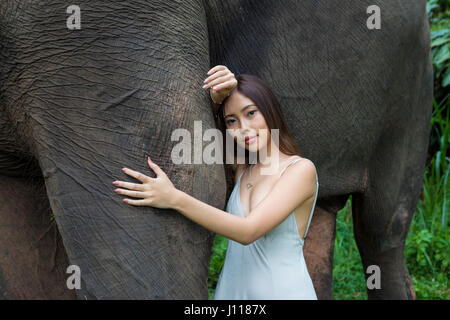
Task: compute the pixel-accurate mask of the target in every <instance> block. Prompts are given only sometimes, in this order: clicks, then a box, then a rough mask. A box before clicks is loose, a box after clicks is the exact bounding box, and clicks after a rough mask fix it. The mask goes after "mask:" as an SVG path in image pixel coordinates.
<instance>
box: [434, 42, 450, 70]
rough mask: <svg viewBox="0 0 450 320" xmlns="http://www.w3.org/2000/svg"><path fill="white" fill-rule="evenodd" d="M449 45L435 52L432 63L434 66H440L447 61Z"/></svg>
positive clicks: (449, 51) (449, 52) (449, 55)
mask: <svg viewBox="0 0 450 320" xmlns="http://www.w3.org/2000/svg"><path fill="white" fill-rule="evenodd" d="M449 47H450V45H445V46H442V47H441V48H439V50H438V51H437V52H436V54H435V56H434V57H433V62H434V64H435V65H440V64H441V63H443V62H444V61H445V60H448V59H449V58H450V50H449Z"/></svg>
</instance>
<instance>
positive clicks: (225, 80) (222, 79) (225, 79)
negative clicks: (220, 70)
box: [208, 73, 237, 91]
mask: <svg viewBox="0 0 450 320" xmlns="http://www.w3.org/2000/svg"><path fill="white" fill-rule="evenodd" d="M230 80H235V81H236V83H237V80H236V79H235V78H234V74H232V73H230V74H227V75H225V76H222V77H220V78H217V79H215V80H213V81H211V82H210V83H208V87H211V89H212V90H214V91H217V90H218V87H219V85H221V84H226V83H228V85H229V84H230V83H231V82H229V81H230ZM224 87H225V88H226V87H227V86H226V85H225V86H221V87H220V88H222V89H223V88H224Z"/></svg>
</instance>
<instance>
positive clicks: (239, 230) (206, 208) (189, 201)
mask: <svg viewBox="0 0 450 320" xmlns="http://www.w3.org/2000/svg"><path fill="white" fill-rule="evenodd" d="M172 208H173V209H175V210H177V211H178V212H180V213H181V214H182V215H184V216H185V217H187V218H189V219H190V220H192V221H194V222H195V223H197V224H199V225H201V226H202V227H204V228H206V229H208V230H210V231H212V232H215V233H218V234H220V235H222V236H224V237H226V238H228V239H231V240H233V241H236V242H239V243H241V244H243V245H247V244H249V241H248V239H249V237H250V234H251V233H250V228H249V226H248V220H247V219H245V218H242V217H238V216H235V215H233V214H230V213H228V212H225V211H223V210H220V209H217V208H215V207H213V206H210V205H209V204H206V203H204V202H202V201H200V200H198V199H195V198H194V197H191V196H190V195H188V194H186V193H185V192H183V191H180V190H177V194H176V196H175V198H174V204H173V206H172Z"/></svg>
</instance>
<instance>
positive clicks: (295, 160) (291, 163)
mask: <svg viewBox="0 0 450 320" xmlns="http://www.w3.org/2000/svg"><path fill="white" fill-rule="evenodd" d="M301 160H305V158H301V159H294V160H293V161H291V162H290V163H289V164H288V165H287V166H286V168H284V169H283V170H281V172H280V176H279V177H278V178H280V177H281V175H282V174H283V173H284V172H285V171H286V169H287V168H289V167H290V166H291V165H293V164H294V163H296V162H298V161H301Z"/></svg>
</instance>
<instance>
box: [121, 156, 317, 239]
mask: <svg viewBox="0 0 450 320" xmlns="http://www.w3.org/2000/svg"><path fill="white" fill-rule="evenodd" d="M148 164H149V166H150V168H151V169H152V170H153V171H154V172H155V173H156V176H157V177H156V178H150V177H148V176H146V175H144V174H142V173H139V172H136V171H133V170H130V169H125V170H124V172H125V173H126V174H128V175H130V176H132V177H134V178H136V179H138V180H140V181H142V182H143V183H142V184H134V183H129V182H123V181H114V182H113V184H114V185H116V186H120V187H123V188H126V189H129V190H126V189H116V190H115V191H116V192H117V193H119V194H123V195H127V196H131V197H135V198H142V199H141V200H131V199H124V202H126V203H128V204H131V205H136V206H152V207H156V208H163V209H167V208H173V209H175V210H177V211H178V212H180V213H181V214H183V215H184V216H186V217H187V218H189V219H191V220H192V221H194V222H196V223H198V224H199V225H201V226H202V227H204V228H207V229H208V230H211V231H213V232H215V233H218V234H221V235H223V236H225V237H227V238H228V239H231V240H233V241H236V242H239V243H241V244H243V245H248V244H250V243H252V242H253V241H255V240H257V239H259V238H260V237H261V236H262V235H264V234H266V233H268V232H269V231H270V230H272V229H273V228H275V227H276V226H278V225H279V224H280V223H281V222H283V221H284V220H285V219H286V218H287V216H288V215H289V214H290V213H291V212H292V211H293V210H294V209H295V208H297V207H298V206H299V205H300V204H301V203H302V202H304V201H305V200H306V199H308V198H310V197H311V196H313V195H314V190H315V188H314V187H313V186H315V167H314V165H313V164H312V162H310V161H299V162H297V163H295V164H293V165H292V166H290V167H289V168H288V169H287V170H289V174H284V175H283V176H282V177H281V178H280V179H278V181H277V183H276V184H275V186H274V188H273V190H272V191H271V192H270V193H269V194H268V195H267V196H266V197H265V198H264V200H263V201H261V202H260V203H259V204H258V205H257V206H256V207H255V208H254V209H253V210H252V211H251V212H250V213H249V215H248V216H247V217H246V218H243V217H238V216H235V215H232V214H230V213H228V212H225V211H222V210H220V209H217V208H214V207H213V206H210V205H208V204H206V203H204V202H202V201H200V200H197V199H195V198H193V197H191V196H189V195H187V194H186V193H184V192H182V191H180V190H177V189H176V188H175V187H174V186H173V184H172V182H171V181H170V179H169V178H168V177H167V175H166V174H165V173H164V172H163V171H162V170H161V168H159V166H157V165H156V164H155V163H153V162H152V161H151V160H150V158H149V160H148Z"/></svg>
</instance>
